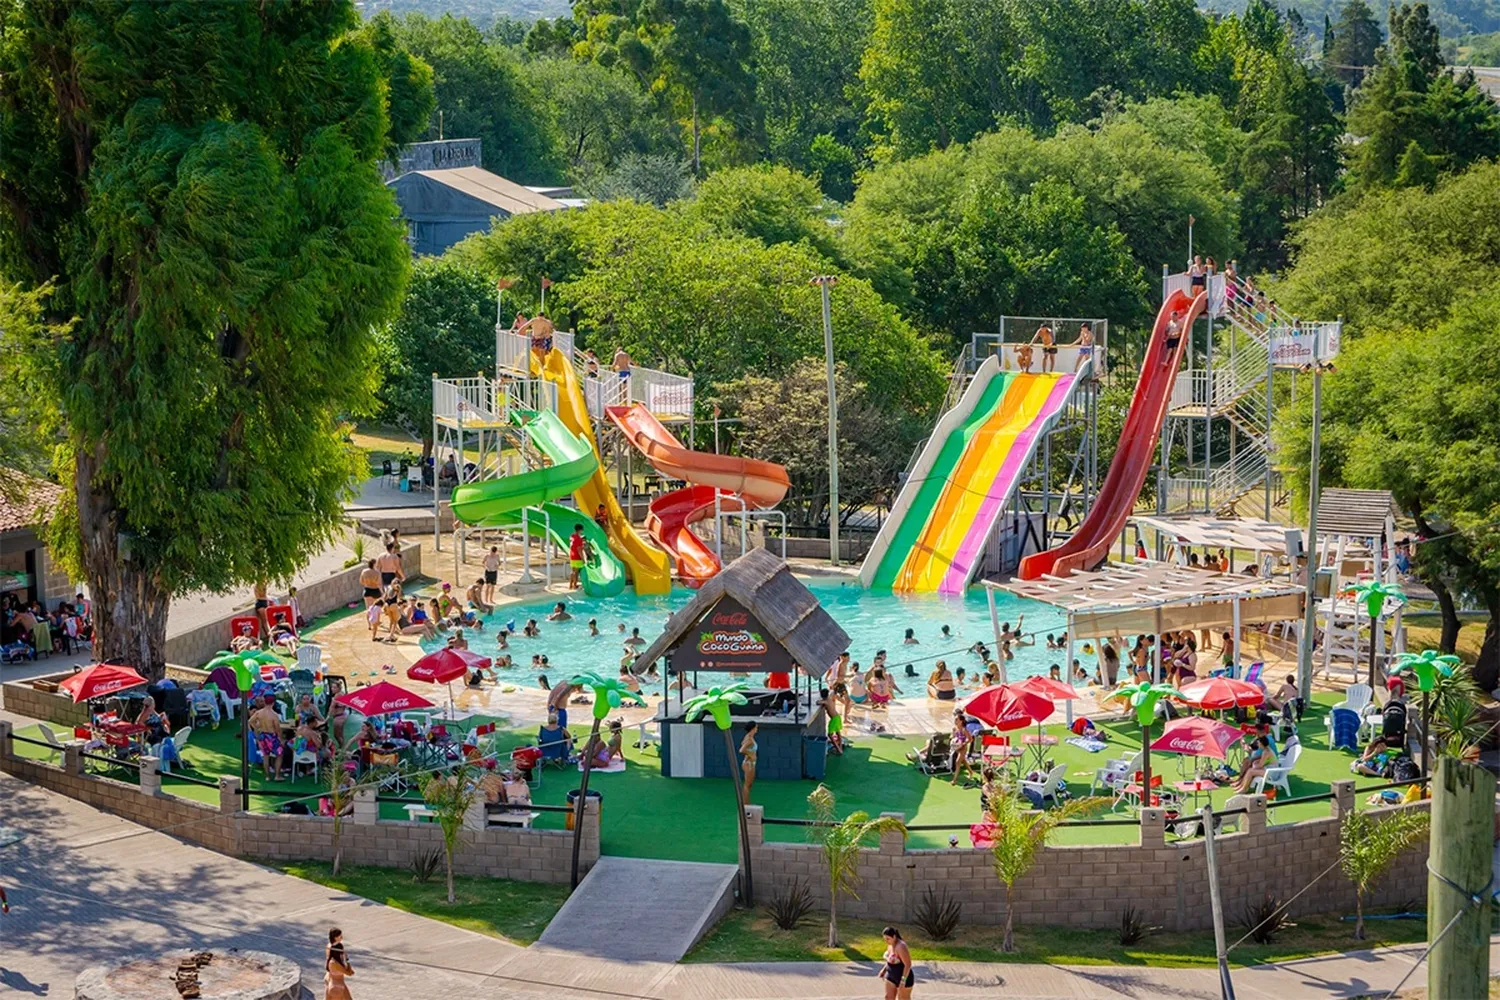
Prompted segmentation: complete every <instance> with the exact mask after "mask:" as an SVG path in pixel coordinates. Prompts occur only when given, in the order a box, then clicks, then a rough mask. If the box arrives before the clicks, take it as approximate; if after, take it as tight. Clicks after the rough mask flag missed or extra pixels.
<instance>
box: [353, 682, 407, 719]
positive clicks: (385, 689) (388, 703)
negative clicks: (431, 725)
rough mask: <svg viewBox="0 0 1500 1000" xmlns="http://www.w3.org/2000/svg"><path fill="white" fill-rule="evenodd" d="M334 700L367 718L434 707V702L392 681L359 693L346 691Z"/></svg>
mask: <svg viewBox="0 0 1500 1000" xmlns="http://www.w3.org/2000/svg"><path fill="white" fill-rule="evenodd" d="M333 700H334V701H336V702H338V703H339V704H340V705H348V706H349V707H350V708H352V709H354V710H355V711H356V712H358V713H359V714H360V715H363V716H366V717H373V716H376V715H390V714H391V713H392V712H406V711H409V710H411V709H413V708H431V707H432V702H430V701H428V700H427V699H426V698H423V697H422V696H421V695H419V694H413V693H412V692H411V691H408V690H406V689H405V688H403V687H398V686H396V685H395V684H392V683H391V682H390V681H380V682H378V683H376V684H371V685H370V686H369V687H363V688H360V689H359V690H357V691H345V692H344V693H343V694H341V695H339V696H338V697H337V698H335V699H333Z"/></svg>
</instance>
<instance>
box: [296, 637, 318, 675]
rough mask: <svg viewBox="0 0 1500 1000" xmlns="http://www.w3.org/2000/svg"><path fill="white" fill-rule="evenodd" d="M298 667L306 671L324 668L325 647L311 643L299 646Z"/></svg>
mask: <svg viewBox="0 0 1500 1000" xmlns="http://www.w3.org/2000/svg"><path fill="white" fill-rule="evenodd" d="M297 666H299V667H302V668H304V669H306V670H313V671H317V670H321V669H322V668H323V647H322V646H318V645H315V644H313V643H310V642H306V643H303V644H302V645H300V646H298V647H297Z"/></svg>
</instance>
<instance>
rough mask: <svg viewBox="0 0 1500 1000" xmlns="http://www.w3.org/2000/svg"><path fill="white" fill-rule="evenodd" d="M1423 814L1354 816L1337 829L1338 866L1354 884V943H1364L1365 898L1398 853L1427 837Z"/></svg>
mask: <svg viewBox="0 0 1500 1000" xmlns="http://www.w3.org/2000/svg"><path fill="white" fill-rule="evenodd" d="M1428 825H1429V816H1428V814H1427V813H1425V812H1417V811H1415V810H1411V809H1399V810H1396V811H1393V812H1391V813H1390V814H1389V815H1387V816H1384V817H1382V818H1380V819H1376V818H1375V817H1374V816H1373V815H1372V814H1370V813H1364V812H1353V813H1350V814H1349V815H1347V816H1345V817H1343V820H1342V824H1341V826H1340V828H1339V865H1340V867H1342V868H1343V869H1344V874H1345V875H1346V876H1348V878H1349V881H1351V882H1353V883H1354V939H1355V940H1356V941H1363V940H1364V939H1365V896H1366V894H1368V892H1369V891H1370V887H1371V886H1372V885H1374V884H1375V883H1376V881H1378V880H1379V879H1380V877H1381V876H1382V875H1384V874H1385V871H1386V869H1387V868H1389V867H1390V866H1391V865H1392V863H1394V862H1395V860H1396V858H1398V857H1399V856H1400V855H1401V852H1402V851H1404V850H1406V849H1407V848H1408V847H1410V846H1412V845H1413V844H1415V843H1416V842H1417V841H1419V840H1421V839H1422V838H1423V837H1425V836H1427V829H1428Z"/></svg>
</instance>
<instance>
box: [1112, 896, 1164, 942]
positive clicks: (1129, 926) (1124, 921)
mask: <svg viewBox="0 0 1500 1000" xmlns="http://www.w3.org/2000/svg"><path fill="white" fill-rule="evenodd" d="M1155 929H1156V928H1154V927H1150V926H1148V925H1147V923H1146V914H1145V913H1143V912H1141V911H1140V910H1137V909H1136V908H1135V907H1133V906H1130V905H1128V904H1127V905H1126V907H1125V909H1124V910H1123V911H1121V913H1120V943H1121V944H1123V945H1132V944H1140V943H1141V941H1143V940H1144V939H1145V937H1146V935H1148V934H1150V933H1151V932H1152V931H1153V930H1155Z"/></svg>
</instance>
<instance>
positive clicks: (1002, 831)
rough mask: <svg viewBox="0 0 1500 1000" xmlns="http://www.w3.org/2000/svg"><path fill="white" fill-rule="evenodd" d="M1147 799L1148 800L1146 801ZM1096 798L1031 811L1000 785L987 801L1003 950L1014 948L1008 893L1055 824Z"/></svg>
mask: <svg viewBox="0 0 1500 1000" xmlns="http://www.w3.org/2000/svg"><path fill="white" fill-rule="evenodd" d="M1148 801H1149V800H1148ZM1100 804H1101V803H1100V801H1099V800H1098V799H1093V798H1086V799H1070V800H1069V801H1067V802H1064V803H1062V804H1061V805H1059V806H1057V807H1055V808H1053V809H1050V810H1047V809H1043V810H1037V811H1032V810H1031V808H1030V803H1028V802H1026V801H1025V800H1023V799H1022V798H1021V797H1020V796H1019V795H1017V793H1016V790H1015V788H1014V787H1011V786H1009V785H1005V786H1002V788H1001V789H1000V794H998V795H996V796H994V797H993V798H991V799H990V800H989V806H990V819H991V820H992V821H993V822H994V824H995V827H996V829H995V832H994V838H995V846H994V848H993V854H994V858H993V860H992V862H991V863H992V864H993V865H994V868H995V875H996V877H997V878H999V879H1000V881H1001V882H1003V883H1004V884H1005V937H1004V938H1003V939H1002V940H1001V942H1000V949H1001V950H1002V951H1015V950H1016V938H1015V915H1016V911H1015V907H1014V906H1012V905H1011V894H1012V893H1013V892H1014V891H1015V887H1016V882H1018V881H1020V879H1021V876H1023V875H1025V874H1026V873H1027V872H1029V871H1031V867H1032V865H1034V864H1036V856H1037V852H1039V851H1040V850H1041V849H1042V848H1043V847H1045V846H1046V844H1047V838H1048V837H1049V836H1051V834H1052V831H1053V830H1055V829H1057V826H1058V824H1060V823H1063V822H1065V821H1067V820H1070V819H1074V818H1077V817H1079V816H1082V815H1083V814H1085V813H1089V812H1092V811H1093V810H1094V809H1096V808H1097V807H1098V806H1099V805H1100Z"/></svg>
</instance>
